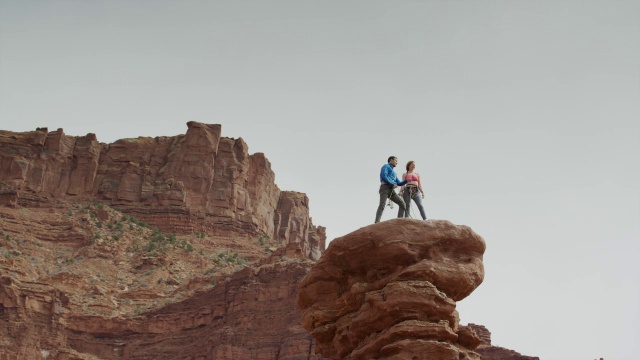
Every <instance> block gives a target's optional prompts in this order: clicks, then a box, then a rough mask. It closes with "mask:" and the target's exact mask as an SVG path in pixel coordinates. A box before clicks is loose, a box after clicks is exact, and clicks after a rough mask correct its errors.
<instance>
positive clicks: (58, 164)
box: [0, 122, 326, 360]
mask: <svg viewBox="0 0 640 360" xmlns="http://www.w3.org/2000/svg"><path fill="white" fill-rule="evenodd" d="M187 125H188V130H187V133H186V134H185V135H178V136H174V137H158V138H144V137H140V138H137V139H123V140H118V141H116V142H115V143H113V144H102V143H99V142H98V141H97V138H96V136H95V135H93V134H89V135H87V136H84V137H74V136H67V135H65V134H64V132H63V131H62V130H61V129H59V130H57V131H54V132H49V131H48V130H47V129H44V128H42V129H37V130H36V131H32V132H26V133H14V132H9V131H0V359H3V360H4V359H7V360H23V359H55V360H69V359H229V360H232V359H238V360H240V359H265V360H266V359H290V360H297V359H300V360H301V359H320V357H319V356H317V355H314V354H312V352H313V348H314V342H313V338H312V337H311V336H310V334H308V333H307V332H306V331H305V330H304V329H303V328H302V326H301V325H300V314H299V312H298V311H297V310H296V307H295V294H296V290H297V284H298V282H299V280H300V279H301V278H302V277H303V276H304V275H305V274H306V273H307V271H308V269H309V268H310V266H311V264H312V263H313V262H312V259H314V258H319V257H320V255H321V253H322V251H323V250H324V246H325V238H326V235H325V231H324V228H323V227H317V226H314V225H313V223H312V221H311V218H310V216H309V199H308V197H307V196H306V195H305V194H303V193H299V192H294V191H281V190H280V189H279V188H278V187H277V186H276V184H275V182H274V181H275V175H274V173H273V171H272V170H271V166H270V163H269V161H268V160H267V159H266V157H265V156H264V155H263V154H253V155H249V153H248V147H247V145H246V143H245V142H244V141H243V140H242V139H229V138H224V137H221V136H220V126H219V125H207V124H201V123H195V122H191V123H188V124H187Z"/></svg>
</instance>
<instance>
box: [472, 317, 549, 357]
mask: <svg viewBox="0 0 640 360" xmlns="http://www.w3.org/2000/svg"><path fill="white" fill-rule="evenodd" d="M468 327H469V328H471V329H473V330H474V331H475V333H476V334H478V337H479V338H480V340H481V341H482V342H481V343H480V345H479V346H478V348H477V349H476V351H477V352H478V353H479V354H480V355H482V359H483V360H540V358H539V357H537V356H525V355H521V354H520V353H519V352H517V351H513V350H509V349H505V348H502V347H499V346H493V345H491V332H490V331H489V330H488V329H487V328H486V327H484V326H482V325H476V324H469V325H468Z"/></svg>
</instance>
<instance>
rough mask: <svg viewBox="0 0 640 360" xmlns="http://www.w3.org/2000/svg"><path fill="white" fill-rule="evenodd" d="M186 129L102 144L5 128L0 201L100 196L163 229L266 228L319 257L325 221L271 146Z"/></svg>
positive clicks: (202, 127) (213, 128)
mask: <svg viewBox="0 0 640 360" xmlns="http://www.w3.org/2000/svg"><path fill="white" fill-rule="evenodd" d="M187 126H188V130H187V133H186V134H184V135H178V136H174V137H156V138H145V137H139V138H137V139H123V140H118V141H116V142H114V143H112V144H102V143H99V142H98V140H97V138H96V136H95V135H94V134H88V135H86V136H83V137H74V136H67V135H65V134H64V132H63V130H62V129H58V130H57V131H54V132H48V130H47V129H37V130H36V131H33V132H27V133H13V132H8V131H0V204H4V205H6V206H14V207H15V206H18V205H20V206H38V203H41V202H43V201H46V200H47V199H52V198H53V199H60V198H63V197H73V198H95V199H98V200H99V201H101V202H104V203H106V204H109V205H111V206H113V207H116V208H118V209H120V210H121V211H123V212H125V213H127V214H130V215H132V216H135V217H136V218H138V219H140V220H143V221H145V222H147V223H149V224H151V225H152V226H155V227H158V228H159V229H160V230H163V231H166V232H175V233H178V234H189V233H191V234H193V233H196V232H201V231H202V232H206V233H217V234H222V233H226V234H234V233H237V232H241V233H247V232H250V233H255V234H266V235H267V236H269V237H271V238H273V239H275V240H278V241H279V242H280V243H281V244H282V245H286V244H290V243H295V244H299V246H300V247H301V248H303V250H304V253H305V255H306V256H307V257H309V258H312V259H317V258H319V255H320V253H321V252H322V250H323V249H324V242H325V237H324V229H323V228H321V227H316V226H314V225H313V224H312V222H311V219H310V217H309V206H308V202H309V201H308V198H307V197H306V195H304V194H301V193H296V192H287V191H280V189H279V188H278V187H277V186H276V184H275V174H274V173H273V171H272V170H271V164H270V163H269V161H268V160H267V159H266V157H265V156H264V154H262V153H256V154H253V155H249V152H248V146H247V144H246V143H245V142H244V141H243V140H242V139H230V138H224V137H221V126H220V125H209V124H201V123H197V122H189V123H188V124H187Z"/></svg>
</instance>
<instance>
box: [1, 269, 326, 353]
mask: <svg viewBox="0 0 640 360" xmlns="http://www.w3.org/2000/svg"><path fill="white" fill-rule="evenodd" d="M308 266H309V265H308V264H306V263H305V261H303V260H301V261H293V262H291V261H289V262H277V263H275V264H270V265H268V266H262V267H261V268H259V269H256V270H253V269H251V268H248V267H247V268H244V269H243V270H242V271H239V272H237V273H235V274H233V275H230V276H228V277H227V278H226V280H225V279H221V283H220V284H219V285H216V286H213V287H210V286H209V287H207V286H203V288H202V289H201V290H199V291H197V292H195V293H194V294H192V295H191V296H189V297H188V298H187V299H185V300H181V301H176V302H173V303H170V304H167V305H164V306H162V307H160V308H158V309H155V310H153V311H147V312H143V313H140V314H132V315H130V316H126V317H125V316H117V317H108V316H100V315H97V314H92V313H84V314H83V313H78V312H76V311H74V310H73V305H70V304H69V303H70V300H69V298H68V297H67V295H66V294H65V292H64V291H61V290H59V289H55V288H52V287H49V286H47V285H46V284H44V283H29V282H20V281H16V280H13V279H12V278H11V277H10V276H2V278H1V279H0V281H1V283H2V288H0V303H1V304H2V307H0V309H2V312H0V318H1V319H2V324H0V334H2V343H1V344H0V358H2V359H7V360H19V359H42V358H45V359H167V360H174V359H238V360H240V359H255V360H273V359H280V360H302V359H305V360H306V359H319V357H318V356H316V355H314V354H313V353H312V352H313V347H312V343H311V341H312V339H311V337H310V336H309V335H308V333H307V332H306V331H305V330H304V329H303V328H302V326H300V325H299V319H300V315H299V314H298V313H297V312H296V311H292V309H294V308H295V305H294V303H293V302H294V301H293V299H294V294H295V289H296V283H297V281H299V280H300V278H301V277H302V276H304V274H306V272H307V270H308ZM66 279H67V281H69V282H73V281H74V279H72V278H70V277H69V276H66Z"/></svg>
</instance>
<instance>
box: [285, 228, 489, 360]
mask: <svg viewBox="0 0 640 360" xmlns="http://www.w3.org/2000/svg"><path fill="white" fill-rule="evenodd" d="M484 251H485V243H484V240H483V239H482V238H481V237H480V236H478V235H477V234H476V233H474V232H473V231H472V230H471V229H470V228H468V227H466V226H456V225H453V224H451V223H450V222H448V221H428V222H424V221H419V220H413V219H394V220H390V221H385V222H382V223H377V224H374V225H370V226H367V227H364V228H361V229H359V230H357V231H355V232H353V233H351V234H348V235H345V236H343V237H340V238H338V239H335V240H333V241H332V242H331V243H330V245H329V247H328V249H327V250H326V251H325V253H324V254H323V255H322V258H321V259H320V260H319V261H318V262H317V263H316V265H315V266H314V267H313V268H312V269H311V271H310V272H309V273H308V274H307V275H306V276H305V278H304V279H303V280H302V282H301V284H300V290H299V292H298V306H299V307H300V309H301V310H302V324H303V326H304V327H305V328H306V329H307V330H308V331H309V332H311V333H312V335H313V336H314V338H315V339H316V341H317V346H316V349H317V351H318V352H319V353H320V354H322V355H323V356H325V357H328V358H330V359H349V360H371V359H397V360H401V359H407V360H409V359H411V360H419V359H425V360H426V359H439V360H447V359H451V360H460V359H480V355H479V354H477V353H475V352H474V351H473V350H474V349H475V348H476V346H478V345H479V344H480V339H479V338H478V337H477V335H476V334H475V332H474V331H473V329H472V328H469V327H463V328H461V327H459V317H458V313H457V311H456V309H455V308H456V301H460V300H462V299H464V298H465V297H467V296H468V295H469V294H471V292H472V291H473V290H474V289H475V288H476V287H477V286H478V285H480V283H481V282H482V280H483V277H484V268H483V263H482V256H483V253H484Z"/></svg>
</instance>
